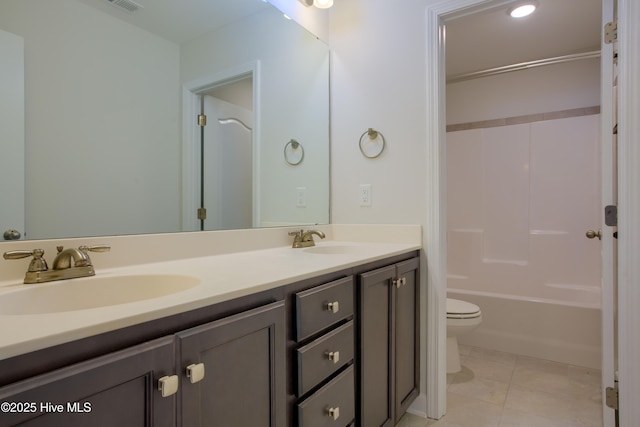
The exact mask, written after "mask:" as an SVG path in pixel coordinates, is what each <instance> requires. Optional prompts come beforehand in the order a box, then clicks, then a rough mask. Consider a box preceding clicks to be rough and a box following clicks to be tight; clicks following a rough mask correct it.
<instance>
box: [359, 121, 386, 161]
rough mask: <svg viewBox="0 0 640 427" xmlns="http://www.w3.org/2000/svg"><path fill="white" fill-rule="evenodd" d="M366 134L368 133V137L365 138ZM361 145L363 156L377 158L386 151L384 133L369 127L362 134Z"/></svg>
mask: <svg viewBox="0 0 640 427" xmlns="http://www.w3.org/2000/svg"><path fill="white" fill-rule="evenodd" d="M365 135H367V136H368V138H365ZM359 146H360V152H361V153H362V155H363V156H365V157H367V158H369V159H375V158H376V157H378V156H380V154H382V152H383V151H384V146H385V140H384V135H382V133H380V132H378V131H377V130H374V129H373V128H369V129H367V130H366V131H365V132H364V133H363V134H362V135H360V141H359Z"/></svg>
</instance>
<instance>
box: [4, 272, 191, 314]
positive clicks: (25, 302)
mask: <svg viewBox="0 0 640 427" xmlns="http://www.w3.org/2000/svg"><path fill="white" fill-rule="evenodd" d="M199 283H200V279H198V278H197V277H192V276H183V275H171V274H157V275H153V274H148V275H126V276H104V277H100V276H94V277H88V278H82V279H72V280H62V281H57V282H50V283H44V284H39V285H23V286H24V288H22V287H21V289H20V290H16V291H13V292H7V293H6V294H3V295H0V315H7V314H9V315H18V314H44V313H58V312H64V311H75V310H86V309H91V308H99V307H108V306H112V305H118V304H126V303H130V302H136V301H143V300H148V299H152V298H158V297H162V296H166V295H171V294H175V293H178V292H182V291H185V290H187V289H190V288H193V287H194V286H196V285H198V284H199Z"/></svg>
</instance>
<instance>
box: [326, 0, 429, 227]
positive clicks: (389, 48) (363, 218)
mask: <svg viewBox="0 0 640 427" xmlns="http://www.w3.org/2000/svg"><path fill="white" fill-rule="evenodd" d="M424 5H425V1H424V0H404V1H403V2H402V6H401V7H399V6H398V3H397V2H391V1H385V0H367V1H365V0H340V1H336V2H335V4H334V6H333V8H332V15H331V42H330V44H331V48H332V64H331V65H332V67H331V129H332V132H331V140H332V141H331V143H332V145H331V174H332V175H331V179H332V188H331V208H332V217H331V221H332V222H335V223H421V221H422V220H423V218H424V212H423V208H424V195H425V182H424V181H425V172H424V158H425V144H426V136H425V133H426V125H425V116H426V110H425V93H426V79H425V66H426V64H425V61H424V58H425V6H424ZM368 128H374V129H376V130H378V131H379V132H381V133H382V134H383V135H384V137H385V139H386V143H387V146H386V148H385V151H384V152H383V154H382V155H381V156H380V157H379V158H377V159H367V158H365V157H363V156H362V155H361V153H360V150H359V148H358V139H359V138H360V135H361V134H362V133H363V132H365V131H366V130H367V129H368ZM360 184H371V188H372V205H371V207H360V206H359V199H358V190H359V186H360Z"/></svg>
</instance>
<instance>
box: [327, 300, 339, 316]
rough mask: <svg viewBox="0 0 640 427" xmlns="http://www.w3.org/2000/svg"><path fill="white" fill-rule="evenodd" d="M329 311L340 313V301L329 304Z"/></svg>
mask: <svg viewBox="0 0 640 427" xmlns="http://www.w3.org/2000/svg"><path fill="white" fill-rule="evenodd" d="M327 310H329V311H330V312H332V313H337V312H338V311H340V303H339V302H338V301H333V302H330V303H327Z"/></svg>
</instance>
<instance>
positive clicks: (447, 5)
mask: <svg viewBox="0 0 640 427" xmlns="http://www.w3.org/2000/svg"><path fill="white" fill-rule="evenodd" d="M510 3H513V2H512V1H478V0H461V1H457V2H446V1H444V2H439V3H437V4H435V5H433V6H430V7H428V8H427V28H428V38H427V43H428V47H427V62H428V63H430V64H437V65H436V66H433V67H428V68H427V86H428V91H427V105H430V106H432V108H431V111H430V113H429V115H428V117H427V119H428V129H429V135H428V140H429V141H430V143H429V145H428V161H427V164H428V167H427V169H428V174H429V176H428V178H427V179H428V183H429V184H428V186H429V187H428V203H427V205H428V206H429V212H428V213H427V214H428V222H427V226H426V231H425V245H426V247H427V248H437V249H436V250H431V251H427V264H428V265H429V273H428V295H427V304H428V312H427V317H428V322H429V323H428V324H429V325H430V326H429V330H430V332H431V333H429V334H428V336H427V345H428V348H430V349H434V350H432V351H429V353H428V355H427V370H428V374H427V375H428V377H430V378H432V381H431V382H430V383H428V384H427V399H428V402H427V404H428V411H427V412H428V415H429V417H431V418H440V417H441V416H442V415H444V413H445V411H446V393H445V386H446V376H445V373H444V372H445V367H444V365H445V361H446V351H445V349H446V346H445V339H446V308H445V299H446V272H447V256H446V251H447V234H446V224H447V220H446V217H447V209H446V203H447V201H446V188H447V187H446V179H445V177H446V167H445V162H446V155H445V151H446V150H445V143H444V141H445V134H446V128H445V114H444V108H445V96H446V94H445V74H446V73H445V64H444V59H445V55H444V52H445V25H444V24H445V22H446V21H447V20H449V19H452V18H458V17H461V16H466V15H470V14H473V13H481V12H484V11H486V10H488V9H491V8H495V7H498V6H501V7H506V6H507V5H509V4H510ZM603 55H604V52H603ZM606 86H607V85H606V83H605V82H603V85H602V87H603V88H605V87H606ZM608 87H609V91H610V87H611V86H608ZM611 102H612V101H611V100H605V99H603V100H602V103H603V108H602V112H603V115H604V114H610V107H611V105H610V104H611ZM606 103H609V105H608V106H605V105H604V104H606ZM607 120H609V119H603V128H605V127H608V126H607V125H608V122H607ZM608 129H610V127H608ZM610 314H612V313H610ZM605 425H608V424H606V423H605Z"/></svg>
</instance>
